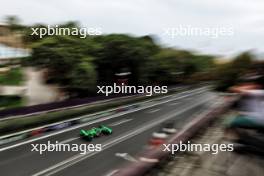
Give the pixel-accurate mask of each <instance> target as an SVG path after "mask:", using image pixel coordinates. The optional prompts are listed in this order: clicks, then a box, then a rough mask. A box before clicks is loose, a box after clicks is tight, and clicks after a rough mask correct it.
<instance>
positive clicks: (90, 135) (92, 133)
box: [80, 125, 113, 141]
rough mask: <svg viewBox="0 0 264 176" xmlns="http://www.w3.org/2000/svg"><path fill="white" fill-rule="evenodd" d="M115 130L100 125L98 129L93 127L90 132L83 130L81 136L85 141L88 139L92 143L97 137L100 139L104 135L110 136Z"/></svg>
mask: <svg viewBox="0 0 264 176" xmlns="http://www.w3.org/2000/svg"><path fill="white" fill-rule="evenodd" d="M112 132H113V130H112V129H111V128H109V127H107V126H104V125H100V126H99V127H98V128H96V127H93V128H92V129H90V130H81V131H80V136H81V138H83V139H86V140H88V141H91V140H92V139H93V138H95V137H99V136H101V135H102V134H103V135H109V134H112Z"/></svg>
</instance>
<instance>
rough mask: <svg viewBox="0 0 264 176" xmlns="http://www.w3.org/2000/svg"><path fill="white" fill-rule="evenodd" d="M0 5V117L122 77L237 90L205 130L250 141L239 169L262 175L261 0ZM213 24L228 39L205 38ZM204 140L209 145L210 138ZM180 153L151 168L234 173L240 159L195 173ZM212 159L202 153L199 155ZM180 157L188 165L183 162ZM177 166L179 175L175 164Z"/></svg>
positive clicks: (91, 94)
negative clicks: (40, 31)
mask: <svg viewBox="0 0 264 176" xmlns="http://www.w3.org/2000/svg"><path fill="white" fill-rule="evenodd" d="M0 6H1V10H0V22H1V23H0V110H1V111H3V112H4V113H3V114H5V113H6V112H8V113H9V112H11V111H8V110H11V109H13V108H19V107H24V106H31V105H41V104H46V105H49V106H55V105H54V104H50V103H53V102H67V101H68V100H69V101H71V100H78V101H80V102H81V101H82V100H83V99H86V98H94V99H93V101H96V100H97V97H98V96H99V95H98V94H97V93H96V92H97V91H98V90H97V85H113V83H117V84H121V83H125V84H126V85H133V86H137V85H143V86H148V85H153V86H155V85H159V86H164V85H165V86H168V87H169V88H175V87H181V86H186V85H187V86H189V85H201V84H206V85H210V87H211V88H212V90H213V91H214V92H215V91H216V92H217V93H220V92H222V93H223V92H225V93H231V94H232V95H238V96H241V99H240V100H239V101H238V102H237V103H236V104H235V105H234V106H233V107H232V108H231V109H229V111H228V113H227V114H225V115H223V116H224V117H225V118H224V119H228V120H227V121H228V122H225V125H223V126H221V127H219V125H218V123H217V125H216V127H213V129H211V131H210V132H209V133H214V132H215V131H217V130H218V131H222V133H221V135H219V141H221V140H222V139H224V138H225V139H226V138H227V139H230V140H229V141H233V142H234V143H236V144H237V145H236V147H238V148H239V149H241V146H250V147H249V149H247V150H246V151H247V152H249V151H250V153H252V151H253V153H257V155H254V157H249V158H251V159H252V162H251V163H253V164H252V167H251V166H250V168H249V169H248V170H246V171H245V172H244V173H245V175H250V172H252V170H254V169H255V171H254V173H255V174H254V175H257V174H260V175H261V173H263V168H262V170H261V167H259V166H260V165H262V163H263V161H262V159H263V158H262V157H260V156H262V155H263V148H262V149H261V147H263V143H264V140H263V126H264V120H263V118H264V117H263V115H264V114H263V108H264V104H263V94H264V93H263V86H264V80H263V76H264V47H263V41H264V40H263V39H264V26H263V19H264V13H263V12H264V2H263V1H262V0H240V1H234V2H231V1H227V0H223V1H211V0H201V1H194V0H190V1H184V0H175V1H173V0H167V1H164V0H162V1H161V0H146V1H143V0H133V1H132V0H131V1H123V0H112V1H108V0H102V1H85V0H74V1H62V0H46V1H35V0H28V1H19V0H9V1H5V0H1V1H0ZM48 25H50V26H55V25H58V26H59V27H61V28H79V29H80V28H89V27H99V28H100V29H101V30H102V35H96V36H92V35H90V36H87V37H86V38H80V36H75V35H52V36H49V35H45V36H44V37H43V38H40V37H38V36H32V35H31V33H32V32H33V31H32V28H47V26H48ZM180 28H185V30H187V28H188V29H190V28H196V29H198V30H199V32H200V33H199V32H198V33H195V34H189V33H184V32H183V33H181V34H178V35H172V33H168V31H170V32H171V31H173V30H174V32H175V30H179V29H180ZM220 28H223V29H229V30H231V35H218V36H217V37H215V36H214V37H212V35H210V31H214V30H215V29H220ZM206 30H207V33H206ZM185 32H186V31H185ZM201 32H205V33H203V34H201ZM218 32H219V31H218ZM229 32H230V31H229ZM224 95H227V94H224ZM228 95H229V94H228ZM100 96H102V95H100ZM120 96H121V95H120ZM98 100H99V99H98ZM89 101H90V100H89ZM56 106H57V104H56ZM63 106H64V105H63ZM34 108H37V106H36V107H33V109H34ZM38 108H39V107H38ZM14 111H16V109H15V110H14ZM14 111H12V113H13V112H14ZM31 111H32V109H31V110H30V112H31ZM32 112H33V111H32ZM8 113H6V114H8ZM227 116H228V117H227ZM224 121H225V120H224ZM221 122H222V121H221ZM41 123H42V122H41ZM219 124H220V123H219ZM28 127H30V126H28ZM28 127H27V128H28ZM12 130H14V128H12ZM248 130H249V131H250V132H249V131H248ZM251 130H252V131H253V132H252V131H251ZM218 134H219V133H218ZM222 134H223V135H222ZM211 137H212V136H211ZM205 138H207V137H205ZM208 139H209V140H210V141H212V139H211V138H210V136H209V137H208ZM220 139H221V140H220ZM242 148H243V147H242ZM242 151H245V150H242ZM194 155H195V154H194ZM191 156H192V155H191ZM220 156H222V155H220ZM188 157H189V158H188ZM259 157H260V158H259ZM184 158H186V161H185V160H184V161H179V162H178V160H177V161H175V158H174V159H172V160H169V161H167V162H166V163H165V164H164V165H163V166H162V167H161V168H158V169H157V168H156V169H157V170H158V171H157V170H154V173H155V174H160V175H162V174H163V175H175V174H176V173H182V175H184V173H185V175H194V173H195V174H197V175H199V174H200V175H205V174H207V175H217V174H218V175H232V176H233V175H239V174H240V172H239V170H240V169H242V168H243V167H244V165H245V164H247V163H245V162H246V160H247V159H249V158H246V159H245V158H243V157H241V158H242V159H241V158H240V155H239V156H237V155H235V156H231V157H229V156H222V160H221V159H217V160H218V161H221V164H219V162H218V165H217V166H219V167H221V168H220V170H219V168H213V169H212V168H211V165H210V167H208V168H206V169H204V167H203V169H201V168H199V169H200V170H199V169H198V171H197V170H195V169H194V165H195V164H197V163H200V162H201V161H200V160H196V159H197V158H192V157H190V155H187V156H185V157H184ZM237 158H240V160H243V161H242V162H241V163H240V165H239V164H238V165H235V163H232V161H233V160H234V161H237ZM256 158H257V159H256ZM212 160H213V161H212ZM215 160H216V159H215V158H213V159H212V158H210V157H209V158H207V160H206V161H210V162H212V163H213V162H214V161H215ZM204 161H205V160H204ZM226 161H228V162H231V163H232V164H234V167H233V170H232V171H230V170H228V169H230V168H227V167H224V166H226V165H225V164H226ZM189 162H193V165H192V166H187V165H184V164H186V163H189ZM210 162H207V165H208V163H210ZM175 163H176V164H175ZM216 163H217V162H216ZM177 164H178V165H177ZM205 165H206V164H205ZM177 166H181V167H182V168H189V171H188V169H187V170H185V171H183V170H177V169H179V167H177ZM262 166H263V165H262ZM256 169H257V171H256ZM205 170H206V171H205ZM212 170H213V171H212ZM154 173H150V174H152V175H155V174H154ZM179 175H181V174H179Z"/></svg>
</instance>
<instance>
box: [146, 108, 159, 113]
mask: <svg viewBox="0 0 264 176" xmlns="http://www.w3.org/2000/svg"><path fill="white" fill-rule="evenodd" d="M158 111H160V109H152V110H150V111H148V112H147V113H155V112H158Z"/></svg>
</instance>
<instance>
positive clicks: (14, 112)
mask: <svg viewBox="0 0 264 176" xmlns="http://www.w3.org/2000/svg"><path fill="white" fill-rule="evenodd" d="M184 87H185V88H188V87H189V86H174V87H170V88H169V91H172V90H173V91H175V90H178V89H182V88H184ZM137 96H142V94H116V95H109V96H107V97H106V96H96V97H88V98H77V99H70V100H64V101H60V102H53V103H47V104H40V105H33V106H26V107H20V108H13V109H7V110H1V111H0V120H1V119H4V118H7V117H10V116H26V115H30V114H32V115H35V114H38V113H41V112H48V111H58V110H60V109H62V110H63V109H65V108H75V107H80V106H86V105H88V104H91V103H100V102H106V101H111V100H114V99H118V98H129V97H137Z"/></svg>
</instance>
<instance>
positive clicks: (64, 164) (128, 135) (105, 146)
mask: <svg viewBox="0 0 264 176" xmlns="http://www.w3.org/2000/svg"><path fill="white" fill-rule="evenodd" d="M209 100H211V98H207V99H205V100H203V101H200V102H198V103H195V104H193V105H191V106H188V107H187V108H185V109H182V110H180V111H176V112H175V113H172V114H171V115H169V116H166V117H164V118H160V119H158V120H157V119H155V120H152V121H151V122H150V123H148V124H144V125H142V126H141V127H140V128H138V129H136V130H134V129H132V130H130V131H128V132H127V133H126V134H125V135H123V136H122V135H121V136H120V137H117V138H115V139H111V140H109V141H110V142H106V143H104V144H102V150H101V151H103V150H106V149H108V148H110V147H112V146H114V145H116V144H119V143H121V142H123V141H125V140H127V139H129V138H131V137H133V136H136V135H138V134H141V133H142V132H144V131H146V130H148V129H151V128H153V127H154V126H156V125H158V124H160V123H162V122H164V121H166V120H169V119H171V118H173V117H175V116H177V115H179V114H182V113H184V112H186V111H188V110H191V109H192V108H194V107H196V106H199V105H200V104H203V103H205V102H207V101H209ZM101 151H100V152H101ZM98 153H99V152H90V151H88V152H87V153H86V154H77V155H74V156H72V157H70V158H68V159H66V160H64V161H61V162H60V163H58V164H55V165H53V166H51V167H48V168H47V169H44V170H42V171H40V172H38V173H36V174H33V175H32V176H40V175H45V176H50V175H53V174H55V173H57V172H59V171H61V170H63V169H65V168H68V167H70V166H72V165H74V164H76V163H78V162H80V161H83V160H85V159H86V158H89V157H91V156H93V155H96V154H98Z"/></svg>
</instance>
